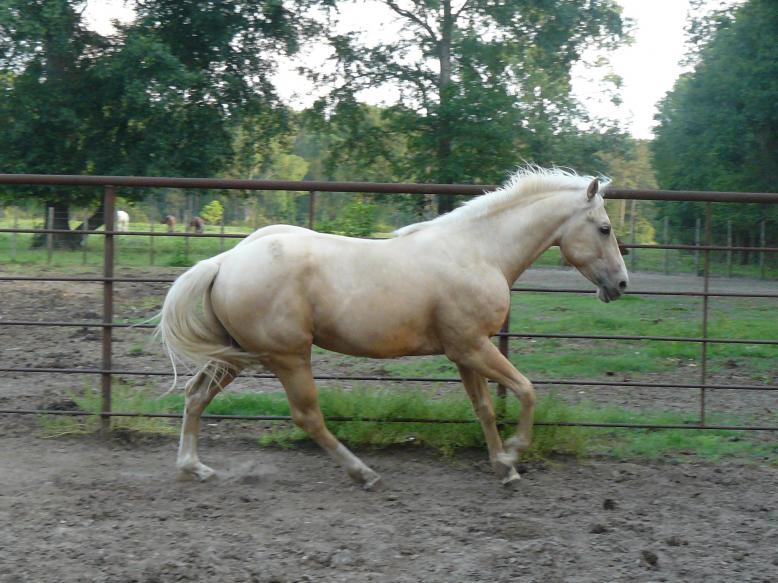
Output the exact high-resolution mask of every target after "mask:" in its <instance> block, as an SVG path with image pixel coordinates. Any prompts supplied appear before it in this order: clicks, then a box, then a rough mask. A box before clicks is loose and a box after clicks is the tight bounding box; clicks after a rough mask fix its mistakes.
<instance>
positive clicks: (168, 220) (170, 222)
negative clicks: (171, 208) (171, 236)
mask: <svg viewBox="0 0 778 583" xmlns="http://www.w3.org/2000/svg"><path fill="white" fill-rule="evenodd" d="M159 223H160V224H161V225H167V232H168V233H174V232H175V231H176V217H175V215H165V218H163V219H162V220H161V221H160V222H159Z"/></svg>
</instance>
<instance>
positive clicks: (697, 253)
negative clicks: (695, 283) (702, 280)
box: [694, 218, 700, 275]
mask: <svg viewBox="0 0 778 583" xmlns="http://www.w3.org/2000/svg"><path fill="white" fill-rule="evenodd" d="M694 244H695V245H696V246H697V247H699V246H700V219H699V218H697V219H695V221H694ZM694 275H700V250H699V249H695V250H694Z"/></svg>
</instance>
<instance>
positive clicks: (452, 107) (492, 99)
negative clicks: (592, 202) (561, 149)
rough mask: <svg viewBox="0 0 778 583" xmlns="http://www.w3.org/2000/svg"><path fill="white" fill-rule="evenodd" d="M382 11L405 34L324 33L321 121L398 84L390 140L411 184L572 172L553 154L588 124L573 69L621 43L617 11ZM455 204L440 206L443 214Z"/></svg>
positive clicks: (592, 3) (569, 7) (470, 6)
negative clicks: (375, 40) (551, 169)
mask: <svg viewBox="0 0 778 583" xmlns="http://www.w3.org/2000/svg"><path fill="white" fill-rule="evenodd" d="M381 3H382V4H384V5H385V6H386V7H388V8H389V9H390V10H391V11H393V12H394V14H395V15H396V16H397V17H398V18H399V19H400V20H401V21H402V23H403V31H404V32H403V34H400V35H399V37H398V38H397V39H396V40H394V41H393V42H388V43H385V44H378V45H376V46H372V47H371V46H366V45H365V44H364V43H361V42H360V41H359V39H358V38H357V35H356V34H355V33H348V34H341V35H332V36H331V42H332V46H333V49H334V54H335V59H336V61H337V63H338V64H339V67H338V71H337V73H336V74H335V78H337V79H340V81H341V84H340V85H339V86H337V87H336V88H335V89H334V90H333V91H332V92H331V93H330V94H329V96H328V97H327V99H324V100H322V101H321V102H320V103H319V104H318V109H319V111H320V112H321V113H322V114H323V115H329V116H330V117H344V116H351V117H352V118H355V117H357V114H358V113H359V104H358V100H357V98H356V95H357V93H358V92H359V91H360V90H361V89H363V88H368V87H375V86H378V85H381V84H392V85H394V86H395V87H396V88H397V89H398V90H399V92H400V98H399V100H398V102H397V103H396V104H395V105H394V107H391V108H389V109H387V110H386V111H385V113H384V115H385V117H386V120H387V124H386V125H387V128H388V131H389V132H391V133H394V134H395V135H404V136H406V138H407V143H408V149H409V156H408V157H407V161H408V163H407V166H406V168H405V176H406V177H407V178H408V179H412V180H421V181H433V182H442V183H453V182H470V181H477V182H495V181H499V180H501V179H502V178H503V177H504V173H505V171H506V169H508V168H510V167H511V166H515V164H516V163H517V160H520V159H521V158H522V157H524V158H527V159H531V160H533V161H535V162H539V163H546V164H548V163H553V162H560V163H565V164H569V161H568V160H560V159H558V158H557V157H556V154H557V153H558V152H557V146H558V144H559V142H560V141H563V139H564V138H565V137H569V136H572V135H575V134H577V133H580V125H581V122H582V121H584V119H583V118H585V116H584V115H583V113H582V111H581V108H580V107H579V106H578V104H576V103H575V101H574V100H573V99H572V97H571V92H570V70H571V67H572V65H573V63H575V62H576V61H578V60H579V59H580V58H581V54H582V51H583V50H585V49H586V48H589V47H594V46H596V47H601V48H609V47H613V46H615V43H616V42H617V41H618V40H619V39H621V38H622V37H623V35H624V34H625V31H624V22H623V20H622V18H621V15H620V9H619V7H618V6H617V4H616V3H615V2H613V1H611V0H575V1H564V2H563V1H561V0H527V1H524V2H504V1H499V0H461V1H459V2H455V1H454V0H407V1H401V0H381ZM314 78H316V79H319V80H321V79H322V76H321V74H320V73H318V72H316V74H315V75H314ZM335 78H332V79H327V81H329V82H334V81H335ZM355 126H356V127H358V126H359V124H355ZM597 129H598V130H599V128H597ZM350 143H355V142H353V141H351V142H350ZM452 206H453V199H452V198H451V197H448V196H445V197H441V198H440V199H439V211H441V212H445V211H448V210H451V208H452Z"/></svg>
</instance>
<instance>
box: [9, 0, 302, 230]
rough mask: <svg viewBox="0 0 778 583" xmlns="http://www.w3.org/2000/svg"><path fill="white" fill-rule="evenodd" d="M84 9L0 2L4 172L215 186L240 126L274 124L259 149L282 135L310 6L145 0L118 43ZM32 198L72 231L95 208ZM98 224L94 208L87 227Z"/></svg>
mask: <svg viewBox="0 0 778 583" xmlns="http://www.w3.org/2000/svg"><path fill="white" fill-rule="evenodd" d="M81 4H82V2H79V1H78V0H32V1H30V0H0V43H2V44H1V45H0V46H2V48H3V57H2V59H3V60H2V75H0V90H2V93H3V101H2V104H0V141H1V142H2V143H3V144H4V148H3V150H2V152H0V163H2V165H3V168H4V169H6V171H12V172H32V173H52V172H55V173H67V174H82V173H98V174H153V175H174V176H175V175H188V176H198V175H199V176H212V175H216V174H217V173H219V172H220V171H221V170H222V169H224V168H225V166H226V165H227V163H228V162H229V161H230V159H231V158H232V155H233V150H232V147H233V136H232V134H233V130H234V128H235V127H237V126H239V125H240V124H241V122H242V120H243V119H244V116H249V115H251V116H255V117H256V116H261V115H263V114H264V115H265V116H266V117H267V112H270V111H272V112H273V113H274V118H275V119H276V120H278V121H277V122H276V123H273V124H268V125H262V126H254V127H253V130H254V131H255V133H254V135H253V138H254V140H255V141H256V142H259V143H267V142H268V141H269V140H270V138H272V136H273V135H274V134H275V133H276V132H277V131H279V128H281V127H283V120H284V117H285V108H284V107H283V106H282V104H281V103H280V102H279V100H278V98H277V97H276V95H275V92H274V88H273V85H272V83H271V80H270V76H271V73H272V71H273V66H274V62H275V61H274V59H275V58H276V57H277V56H278V55H279V54H292V53H294V52H295V51H296V50H298V48H299V39H300V38H301V37H302V36H305V35H306V34H307V33H309V32H311V31H312V30H313V28H312V27H313V25H311V24H310V21H309V20H307V19H306V18H303V17H302V16H301V14H299V13H297V11H302V10H303V9H304V7H305V3H302V2H300V3H295V4H294V5H292V8H287V5H286V4H285V3H282V2H263V1H260V0H209V1H207V2H202V1H200V0H175V1H174V0H137V2H136V3H135V7H136V12H137V18H136V19H135V21H133V22H132V23H130V24H128V25H126V26H123V27H120V29H119V32H118V33H117V34H116V35H114V36H112V37H101V36H99V35H97V34H95V33H92V32H89V31H88V30H86V28H85V27H84V24H83V22H82V19H81V13H80V11H79V7H80V6H81ZM33 194H34V195H36V196H38V197H40V198H41V199H42V200H43V201H44V203H45V205H48V206H50V205H53V206H55V209H57V213H56V216H57V220H58V222H57V223H55V224H54V226H55V227H57V228H64V229H67V228H68V227H67V225H68V209H69V206H70V205H72V204H78V205H83V204H87V203H89V202H91V201H94V200H96V199H99V193H98V192H96V191H88V190H83V189H82V190H78V191H76V190H68V189H62V188H57V189H50V188H41V189H37V190H35V191H33ZM127 195H128V196H130V197H133V196H135V197H141V196H143V194H142V193H140V192H137V193H132V192H128V193H127ZM101 223H102V209H101V208H98V209H97V211H96V212H95V213H94V215H93V216H92V218H91V219H90V221H89V227H90V228H94V227H96V226H98V225H99V224H101ZM71 240H72V239H71Z"/></svg>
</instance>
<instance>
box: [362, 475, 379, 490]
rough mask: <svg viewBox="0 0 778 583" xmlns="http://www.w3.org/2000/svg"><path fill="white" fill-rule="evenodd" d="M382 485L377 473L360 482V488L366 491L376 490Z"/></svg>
mask: <svg viewBox="0 0 778 583" xmlns="http://www.w3.org/2000/svg"><path fill="white" fill-rule="evenodd" d="M383 487H384V482H383V480H381V476H379V475H378V474H375V475H374V476H372V477H371V478H369V479H368V480H366V481H365V483H364V484H362V489H363V490H365V491H367V492H378V491H379V490H381V489H382V488H383Z"/></svg>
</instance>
